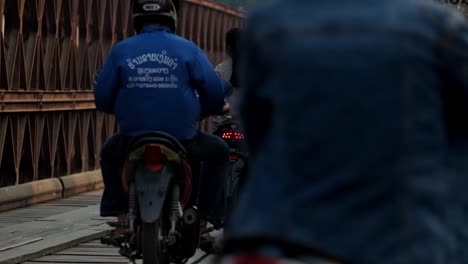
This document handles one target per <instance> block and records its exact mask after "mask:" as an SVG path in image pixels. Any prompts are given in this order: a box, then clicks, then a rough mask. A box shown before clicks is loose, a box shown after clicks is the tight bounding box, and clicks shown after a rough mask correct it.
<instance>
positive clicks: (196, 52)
mask: <svg viewBox="0 0 468 264" xmlns="http://www.w3.org/2000/svg"><path fill="white" fill-rule="evenodd" d="M134 2H135V3H134V7H133V13H134V25H135V29H136V32H137V33H138V35H136V36H134V37H131V38H128V39H126V40H124V41H122V42H120V43H117V44H116V45H115V47H113V49H112V50H111V52H110V54H109V56H108V58H107V61H106V63H105V65H104V67H103V69H102V71H101V72H100V75H99V79H98V81H97V84H96V87H95V100H96V107H97V109H98V110H99V111H103V112H106V113H110V114H115V116H116V119H117V122H118V125H119V127H120V133H119V134H117V135H115V136H113V137H112V138H110V139H109V140H108V141H107V142H106V143H105V144H104V146H103V148H102V153H101V168H102V174H103V178H104V184H105V190H104V194H103V197H102V202H101V215H102V216H121V218H122V217H124V215H125V213H126V208H127V202H126V201H127V197H125V195H124V192H123V187H122V185H121V179H120V175H121V170H122V166H123V164H124V162H125V154H126V153H124V152H125V146H126V144H127V142H128V141H129V139H130V138H131V137H132V136H136V135H138V134H141V133H144V132H148V131H163V132H166V133H169V134H171V135H173V136H174V137H176V138H177V139H179V140H180V141H181V142H182V143H183V145H184V146H185V147H186V149H187V151H188V153H189V158H191V159H195V160H200V161H204V162H205V164H206V173H205V174H204V179H203V182H204V184H203V186H202V190H201V197H200V198H199V203H200V204H199V208H200V214H201V215H202V217H204V218H205V219H210V220H213V221H219V220H220V219H221V218H222V216H223V208H222V201H223V197H222V186H223V182H224V175H225V171H226V165H227V162H228V158H229V154H228V147H227V145H226V143H224V141H223V140H221V139H219V138H217V137H215V136H212V135H209V134H206V133H203V132H200V131H197V127H196V124H197V121H198V120H199V119H200V116H201V114H202V113H204V114H219V113H221V112H222V111H223V107H224V106H225V97H226V95H227V93H228V90H229V89H230V86H229V84H228V83H227V82H225V81H222V80H221V79H220V78H219V77H218V75H217V74H216V72H215V71H214V70H213V67H212V65H211V64H210V62H209V61H208V59H207V57H206V56H205V55H204V53H203V51H202V50H201V49H200V48H198V47H197V46H196V45H195V44H194V43H193V42H191V41H188V40H186V39H184V38H182V37H179V36H177V35H175V34H174V31H175V27H176V23H177V12H176V11H177V10H176V8H175V6H174V4H173V3H172V1H170V0H165V1H164V0H145V1H142V0H138V1H134Z"/></svg>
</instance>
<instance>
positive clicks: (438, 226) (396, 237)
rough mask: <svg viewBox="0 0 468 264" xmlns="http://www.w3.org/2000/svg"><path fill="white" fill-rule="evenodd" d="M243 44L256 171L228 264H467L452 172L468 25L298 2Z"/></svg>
mask: <svg viewBox="0 0 468 264" xmlns="http://www.w3.org/2000/svg"><path fill="white" fill-rule="evenodd" d="M244 32H245V38H244V41H243V42H242V43H243V44H241V47H242V50H241V51H242V52H244V51H245V54H244V55H243V56H241V57H242V58H245V60H243V62H241V63H240V66H241V67H240V68H239V70H240V72H241V73H240V76H241V80H245V82H243V83H241V86H242V90H243V93H242V94H243V96H242V99H241V102H242V104H241V108H240V110H241V111H242V114H241V116H242V120H243V121H244V122H243V123H244V128H245V133H246V138H247V141H248V143H249V149H250V151H251V163H250V166H251V169H250V173H249V176H248V178H247V182H246V185H245V186H244V189H243V194H242V196H241V197H240V201H239V205H238V207H237V210H236V211H235V212H234V214H233V217H232V221H231V222H230V225H229V226H228V227H227V228H226V229H225V236H226V239H227V243H226V250H227V253H228V254H229V255H234V256H244V257H236V258H234V259H233V260H232V262H231V261H230V260H229V261H227V262H226V263H234V264H241V263H282V262H279V261H277V259H280V258H293V259H303V260H304V262H305V263H330V262H334V261H335V260H337V262H339V263H359V264H375V263H380V264H408V263H415V264H416V263H418V264H419V263H425V264H446V263H467V262H466V259H461V258H460V255H458V254H460V253H462V252H464V254H465V255H466V246H465V245H466V240H465V241H462V242H460V241H457V239H459V238H456V237H455V234H456V233H457V232H461V231H464V230H466V229H467V228H466V224H467V221H466V219H467V218H468V217H466V215H467V213H466V212H468V210H467V208H466V207H467V206H466V205H468V202H467V201H468V199H467V195H466V187H467V182H468V181H467V177H466V175H463V172H464V171H466V169H464V171H462V173H459V172H458V173H457V172H455V170H453V168H451V167H450V166H454V167H458V166H460V167H464V168H466V160H467V159H466V158H467V156H468V155H467V153H468V152H467V150H468V147H467V146H468V143H467V142H468V140H467V139H468V126H467V125H466V124H467V122H466V113H467V104H466V102H467V101H468V77H467V74H466V72H467V69H468V23H467V21H466V20H465V19H464V18H463V17H462V16H461V15H460V14H457V13H456V12H455V11H453V10H450V9H449V8H448V7H447V6H443V5H442V4H441V3H438V2H436V1H424V0H382V1H375V0H346V1H329V0H315V1H310V0H291V1H271V2H270V3H267V4H265V5H264V6H263V8H260V7H259V8H258V9H256V10H255V11H252V12H251V14H250V15H249V18H248V19H247V22H246V26H245V28H244ZM460 142H462V143H463V144H462V145H461V144H460ZM457 152H458V153H457ZM460 153H463V156H461V158H457V157H455V158H457V159H459V160H458V161H457V162H455V163H456V164H450V163H449V161H451V159H452V158H454V157H453V156H459V155H458V154H460ZM455 169H456V168H455ZM462 206H463V207H464V208H463V210H461V207H462ZM461 226H463V227H461ZM454 229H457V230H454ZM454 231H455V232H454ZM457 235H460V234H457ZM464 235H465V239H466V237H467V236H466V234H464ZM457 251H459V252H458V253H457ZM313 259H315V260H313Z"/></svg>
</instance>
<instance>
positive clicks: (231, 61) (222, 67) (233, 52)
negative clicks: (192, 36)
mask: <svg viewBox="0 0 468 264" xmlns="http://www.w3.org/2000/svg"><path fill="white" fill-rule="evenodd" d="M240 36H241V29H240V28H232V29H230V30H229V31H228V32H227V33H226V36H225V42H226V51H227V54H228V58H227V59H226V60H224V61H223V62H221V63H220V64H218V65H216V67H215V71H216V72H217V73H218V74H219V76H220V77H221V78H222V79H223V80H225V81H228V82H229V83H230V84H231V85H232V87H233V91H232V94H231V95H230V96H229V97H228V98H227V99H228V102H229V105H230V111H229V112H230V113H229V114H226V115H219V116H214V117H213V126H214V129H215V130H216V127H217V126H218V125H219V124H221V123H223V122H224V121H226V120H227V119H228V118H231V117H233V118H234V119H237V117H238V111H237V105H238V98H239V80H238V73H237V70H238V62H239V41H240Z"/></svg>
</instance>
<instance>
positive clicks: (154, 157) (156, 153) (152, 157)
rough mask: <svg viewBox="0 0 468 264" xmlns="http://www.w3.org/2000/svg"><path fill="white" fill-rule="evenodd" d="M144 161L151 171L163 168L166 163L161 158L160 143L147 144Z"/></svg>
mask: <svg viewBox="0 0 468 264" xmlns="http://www.w3.org/2000/svg"><path fill="white" fill-rule="evenodd" d="M143 162H144V165H145V168H146V169H147V170H149V171H159V170H161V169H162V167H163V165H164V164H163V161H162V159H161V147H160V146H159V145H146V146H145V152H144V155H143Z"/></svg>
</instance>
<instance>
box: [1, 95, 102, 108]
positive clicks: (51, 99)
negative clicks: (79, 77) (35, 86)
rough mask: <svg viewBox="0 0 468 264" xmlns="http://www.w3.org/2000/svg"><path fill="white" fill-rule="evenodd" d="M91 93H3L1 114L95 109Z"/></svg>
mask: <svg viewBox="0 0 468 264" xmlns="http://www.w3.org/2000/svg"><path fill="white" fill-rule="evenodd" d="M95 108H96V107H95V104H94V94H93V92H90V91H83V92H82V91H73V92H63V91H57V92H52V91H50V92H49V91H35V92H22V91H1V92H0V113H21V112H52V111H70V110H92V109H95Z"/></svg>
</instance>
